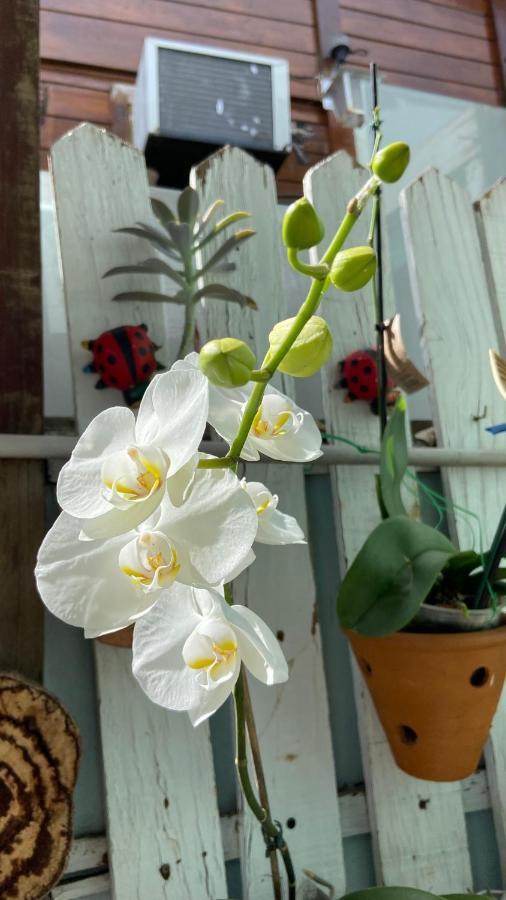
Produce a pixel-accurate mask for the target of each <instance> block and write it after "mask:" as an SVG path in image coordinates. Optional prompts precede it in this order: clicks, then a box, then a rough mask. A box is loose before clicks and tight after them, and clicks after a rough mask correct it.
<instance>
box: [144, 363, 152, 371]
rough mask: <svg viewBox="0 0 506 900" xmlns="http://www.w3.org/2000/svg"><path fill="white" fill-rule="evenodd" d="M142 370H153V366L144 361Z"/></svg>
mask: <svg viewBox="0 0 506 900" xmlns="http://www.w3.org/2000/svg"><path fill="white" fill-rule="evenodd" d="M142 371H143V372H146V373H147V372H151V366H150V365H149V363H144V365H143V367H142Z"/></svg>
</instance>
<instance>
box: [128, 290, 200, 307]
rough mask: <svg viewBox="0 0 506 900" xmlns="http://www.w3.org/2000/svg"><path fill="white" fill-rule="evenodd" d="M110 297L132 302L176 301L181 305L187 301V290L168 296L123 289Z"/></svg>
mask: <svg viewBox="0 0 506 900" xmlns="http://www.w3.org/2000/svg"><path fill="white" fill-rule="evenodd" d="M111 299H112V300H116V301H119V302H121V301H122V300H130V301H131V302H132V303H176V304H177V305H179V306H182V305H185V304H186V303H187V302H188V292H187V291H179V292H178V293H177V294H173V295H172V296H170V295H169V294H157V293H156V292H154V291H123V292H122V293H121V294H115V296H114V297H112V298H111Z"/></svg>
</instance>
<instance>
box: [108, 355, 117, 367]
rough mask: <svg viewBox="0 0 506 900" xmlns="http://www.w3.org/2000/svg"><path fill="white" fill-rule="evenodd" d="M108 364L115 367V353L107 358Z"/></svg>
mask: <svg viewBox="0 0 506 900" xmlns="http://www.w3.org/2000/svg"><path fill="white" fill-rule="evenodd" d="M107 362H108V363H109V365H111V366H113V365H114V363H115V362H116V357H115V356H114V354H113V353H110V354H109V356H108V357H107Z"/></svg>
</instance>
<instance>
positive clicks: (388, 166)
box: [371, 141, 411, 184]
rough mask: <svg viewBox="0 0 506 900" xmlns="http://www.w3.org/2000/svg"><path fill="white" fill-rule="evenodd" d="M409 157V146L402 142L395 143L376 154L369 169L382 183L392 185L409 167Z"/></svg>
mask: <svg viewBox="0 0 506 900" xmlns="http://www.w3.org/2000/svg"><path fill="white" fill-rule="evenodd" d="M410 155H411V152H410V149H409V145H408V144H405V143H404V142H403V141H396V142H395V143H394V144H389V145H388V147H384V148H383V150H379V151H378V153H376V155H375V157H374V159H373V161H372V164H371V169H372V170H373V172H374V174H375V175H377V176H378V178H381V180H382V181H386V182H387V183H388V184H393V182H394V181H399V178H402V176H403V175H404V172H405V171H406V169H407V167H408V165H409V158H410Z"/></svg>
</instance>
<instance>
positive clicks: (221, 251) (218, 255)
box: [197, 228, 256, 278]
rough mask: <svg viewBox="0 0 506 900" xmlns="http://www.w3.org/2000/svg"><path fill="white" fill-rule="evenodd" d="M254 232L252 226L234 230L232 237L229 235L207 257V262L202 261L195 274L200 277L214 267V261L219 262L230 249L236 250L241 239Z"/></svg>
mask: <svg viewBox="0 0 506 900" xmlns="http://www.w3.org/2000/svg"><path fill="white" fill-rule="evenodd" d="M254 234H256V231H255V229H254V228H243V229H241V231H236V233H235V234H233V235H232V237H229V238H228V239H227V240H226V241H225V243H224V244H222V245H221V247H219V248H218V249H217V250H216V251H215V253H213V255H212V256H210V257H209V259H208V260H207V262H206V263H204V265H203V266H202V268H201V269H200V270H199V271H198V272H197V276H198V277H199V278H200V276H201V275H204V274H205V273H206V272H209V271H210V270H211V269H214V267H215V266H216V263H219V262H221V260H222V259H224V257H225V256H227V254H229V253H231V252H232V250H236V249H237V247H238V246H239V244H240V243H241V241H246V240H247V239H248V238H250V237H253V235H254Z"/></svg>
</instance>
